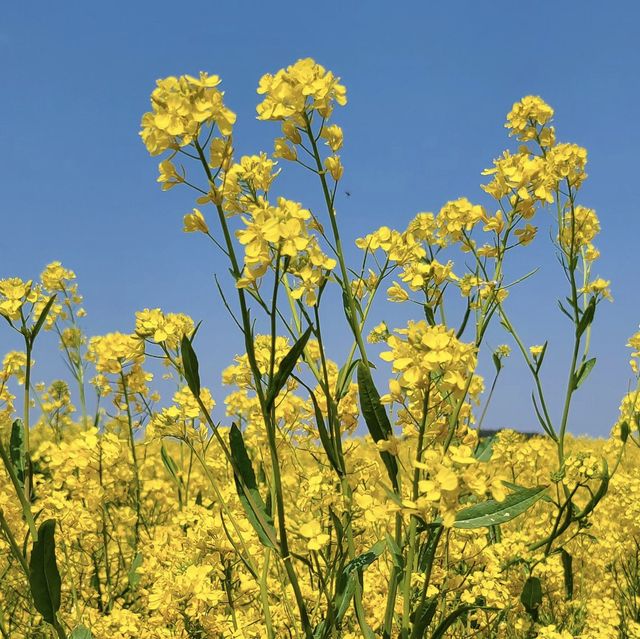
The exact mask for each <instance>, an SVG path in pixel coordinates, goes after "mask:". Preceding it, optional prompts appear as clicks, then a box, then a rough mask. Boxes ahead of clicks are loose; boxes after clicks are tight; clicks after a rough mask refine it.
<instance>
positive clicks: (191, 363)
mask: <svg viewBox="0 0 640 639" xmlns="http://www.w3.org/2000/svg"><path fill="white" fill-rule="evenodd" d="M180 354H181V356H182V368H183V369H184V377H185V379H186V380H187V385H188V386H189V390H190V391H191V392H192V393H193V396H194V397H196V398H199V397H200V375H199V373H198V358H197V357H196V352H195V351H194V350H193V346H192V345H191V340H190V339H189V338H188V337H187V336H186V335H183V336H182V341H181V343H180Z"/></svg>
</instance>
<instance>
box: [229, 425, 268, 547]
mask: <svg viewBox="0 0 640 639" xmlns="http://www.w3.org/2000/svg"><path fill="white" fill-rule="evenodd" d="M229 445H230V447H231V459H232V461H233V470H234V473H233V475H234V479H235V484H236V489H237V491H238V497H239V498H240V502H241V503H242V507H243V508H244V511H245V514H246V515H247V519H248V520H249V522H250V523H251V525H252V526H253V528H254V530H255V531H256V533H257V535H258V537H259V538H260V541H261V542H262V543H263V544H264V545H265V546H268V547H269V548H275V540H276V531H275V528H274V525H273V518H272V517H271V515H269V513H268V512H267V507H266V505H265V503H264V501H263V500H262V497H261V496H260V492H259V491H258V485H257V483H256V476H255V473H254V472H253V465H252V464H251V459H250V458H249V455H248V454H247V449H246V448H245V445H244V439H243V437H242V432H241V431H240V429H239V428H238V427H237V426H236V424H232V426H231V430H230V431H229Z"/></svg>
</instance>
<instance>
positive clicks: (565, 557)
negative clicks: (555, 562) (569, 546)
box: [560, 548, 573, 599]
mask: <svg viewBox="0 0 640 639" xmlns="http://www.w3.org/2000/svg"><path fill="white" fill-rule="evenodd" d="M560 556H561V558H562V569H563V571H564V591H565V593H566V595H567V599H572V598H573V557H572V556H571V555H570V554H569V553H568V552H567V551H566V550H565V549H564V548H561V549H560Z"/></svg>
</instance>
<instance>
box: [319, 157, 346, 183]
mask: <svg viewBox="0 0 640 639" xmlns="http://www.w3.org/2000/svg"><path fill="white" fill-rule="evenodd" d="M324 166H325V168H326V169H327V171H329V173H331V177H332V178H333V179H334V180H335V181H336V182H337V181H338V180H340V178H342V174H343V173H344V167H343V166H342V163H341V162H340V156H339V155H330V156H329V157H328V158H327V159H326V160H325V161H324Z"/></svg>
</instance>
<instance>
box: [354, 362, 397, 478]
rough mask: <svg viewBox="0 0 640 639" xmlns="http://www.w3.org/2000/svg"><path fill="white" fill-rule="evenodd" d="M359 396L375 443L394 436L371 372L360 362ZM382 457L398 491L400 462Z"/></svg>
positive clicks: (385, 456) (383, 452) (383, 454)
mask: <svg viewBox="0 0 640 639" xmlns="http://www.w3.org/2000/svg"><path fill="white" fill-rule="evenodd" d="M358 395H359V396H360V409H361V411H362V415H363V417H364V421H365V423H366V424H367V428H368V429H369V433H370V434H371V437H372V438H373V441H374V442H376V443H377V442H379V441H381V440H386V439H388V438H389V437H390V436H391V435H392V434H393V431H392V429H391V422H390V421H389V417H388V416H387V411H386V410H385V408H384V406H383V405H382V404H381V403H380V395H379V393H378V390H377V389H376V387H375V384H374V383H373V378H372V377H371V371H370V370H369V367H368V366H367V365H366V364H365V363H364V362H358ZM380 457H381V458H382V461H383V462H384V465H385V466H386V468H387V472H388V473H389V479H391V483H392V484H393V486H394V488H396V489H397V487H398V462H397V461H396V458H395V457H394V456H393V455H391V454H390V453H388V452H386V451H381V452H380Z"/></svg>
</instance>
